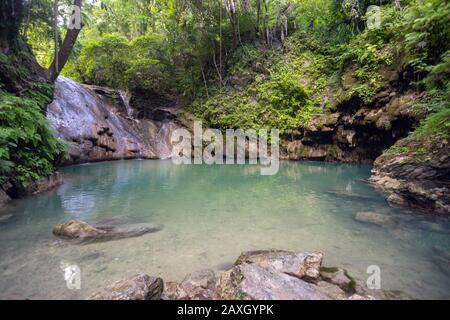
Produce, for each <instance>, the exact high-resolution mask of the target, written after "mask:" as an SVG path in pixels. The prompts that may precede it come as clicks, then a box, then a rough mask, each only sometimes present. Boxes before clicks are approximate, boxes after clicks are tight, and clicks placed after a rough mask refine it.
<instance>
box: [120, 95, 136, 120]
mask: <svg viewBox="0 0 450 320" xmlns="http://www.w3.org/2000/svg"><path fill="white" fill-rule="evenodd" d="M119 95H120V99H121V100H122V103H123V105H124V107H125V111H126V113H127V116H128V117H130V118H134V110H133V108H132V107H131V106H130V100H131V94H130V93H129V92H128V91H123V90H119Z"/></svg>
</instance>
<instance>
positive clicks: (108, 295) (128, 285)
mask: <svg viewBox="0 0 450 320" xmlns="http://www.w3.org/2000/svg"><path fill="white" fill-rule="evenodd" d="M163 288H164V283H163V280H162V279H161V278H158V277H151V276H149V275H146V274H139V275H135V276H133V277H131V278H129V279H125V280H120V281H117V282H115V283H113V284H112V285H110V286H109V287H107V288H106V289H104V290H102V291H99V292H96V293H94V294H93V295H91V296H90V297H89V300H160V299H161V295H162V292H163Z"/></svg>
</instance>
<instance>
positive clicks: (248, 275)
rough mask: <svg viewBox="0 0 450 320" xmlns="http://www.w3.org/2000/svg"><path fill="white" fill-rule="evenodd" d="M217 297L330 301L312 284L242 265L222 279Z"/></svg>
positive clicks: (227, 272) (227, 298) (252, 266)
mask: <svg viewBox="0 0 450 320" xmlns="http://www.w3.org/2000/svg"><path fill="white" fill-rule="evenodd" d="M214 298H216V299H223V300H242V299H245V300H330V298H329V297H328V296H327V295H325V294H323V293H321V292H320V291H319V290H317V289H316V288H315V287H314V286H313V285H312V284H310V283H307V282H305V281H303V280H300V279H298V278H296V277H292V276H289V275H287V274H285V273H281V272H277V271H276V270H275V269H273V268H263V267H261V266H259V265H257V264H242V265H238V266H236V267H234V268H232V269H231V270H229V271H226V272H225V273H224V274H223V275H222V277H221V278H220V280H219V283H218V285H217V289H216V293H215V296H214Z"/></svg>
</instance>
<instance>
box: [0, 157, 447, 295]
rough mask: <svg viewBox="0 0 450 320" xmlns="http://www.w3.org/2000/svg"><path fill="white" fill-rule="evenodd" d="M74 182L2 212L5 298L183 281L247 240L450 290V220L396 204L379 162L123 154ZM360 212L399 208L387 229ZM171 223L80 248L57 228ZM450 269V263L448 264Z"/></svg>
mask: <svg viewBox="0 0 450 320" xmlns="http://www.w3.org/2000/svg"><path fill="white" fill-rule="evenodd" d="M63 173H64V175H65V183H64V185H62V186H61V187H60V188H58V189H56V190H54V191H51V192H49V193H46V194H44V195H40V196H35V197H30V198H26V199H22V200H18V201H14V202H13V203H12V205H10V206H9V207H7V208H6V210H4V211H2V212H0V221H1V217H7V215H11V214H12V217H11V218H9V219H6V220H5V221H3V222H0V299H11V298H15V299H82V298H85V297H86V296H87V295H89V294H90V293H92V292H93V291H95V290H97V289H100V288H102V287H104V286H105V285H107V284H108V283H111V282H112V281H115V280H118V279H122V278H124V277H127V276H129V275H133V274H135V273H141V272H144V273H148V274H152V275H160V276H162V277H163V279H164V280H165V281H173V280H175V281H179V280H182V279H183V277H184V276H185V275H186V274H188V273H190V272H193V271H196V270H199V269H204V268H211V269H214V270H217V271H219V270H223V269H224V268H226V267H227V266H229V265H230V264H231V263H232V262H233V261H235V259H236V258H237V257H238V255H239V253H240V252H241V251H244V250H253V249H287V250H295V251H321V252H323V253H324V254H325V264H326V265H328V266H340V267H344V268H346V269H348V270H349V271H350V272H351V273H352V274H353V275H354V276H355V277H356V278H358V279H359V280H361V281H362V282H365V279H366V278H367V276H368V275H367V274H366V270H367V267H368V266H371V265H378V266H379V267H380V268H381V272H382V274H381V276H382V283H381V284H382V288H383V289H389V290H401V291H404V292H406V293H407V294H409V295H411V296H413V297H415V298H420V299H430V298H446V299H448V298H450V277H449V275H448V274H447V273H446V271H447V272H448V265H447V266H446V265H445V263H443V261H444V262H445V261H447V262H448V260H445V259H448V252H449V248H450V236H449V234H450V231H449V230H450V223H449V220H448V219H443V218H437V217H427V216H423V215H420V214H417V213H414V212H406V211H402V210H400V209H395V208H391V207H390V206H388V205H387V204H386V203H385V201H384V195H383V194H380V193H378V192H376V191H375V190H374V189H373V188H372V187H371V186H370V185H368V184H367V183H365V181H364V180H365V179H367V178H368V177H369V176H370V167H365V166H351V165H338V164H324V163H313V162H285V163H282V165H281V168H280V172H279V174H278V175H276V176H271V177H267V176H266V177H263V176H260V174H259V173H260V171H259V168H258V167H255V166H206V165H205V166H175V165H173V164H172V163H171V162H170V161H122V162H111V163H98V164H89V165H83V166H76V167H68V168H64V169H63ZM360 211H376V212H379V213H383V214H386V215H390V216H392V218H393V219H395V221H396V223H395V224H394V225H392V226H390V227H379V226H377V225H372V224H368V223H362V222H358V221H356V220H355V215H356V213H358V212H360ZM109 218H119V219H121V220H123V221H125V222H127V223H138V222H139V223H140V222H151V223H157V224H161V225H163V226H164V228H163V229H162V230H161V231H159V232H157V233H153V234H147V235H144V236H142V237H139V238H132V239H124V240H118V241H112V242H104V243H95V244H90V245H84V246H78V245H70V244H67V243H65V242H62V241H60V240H57V239H56V238H54V237H53V236H52V232H51V231H52V228H53V226H54V225H55V224H58V223H62V222H65V221H68V220H70V219H79V220H83V221H86V222H91V223H95V222H98V221H101V220H104V219H109ZM61 264H77V265H78V266H79V267H80V268H81V277H82V280H81V281H82V282H81V283H82V288H81V290H69V289H67V287H66V282H65V280H64V273H63V271H62V268H61ZM446 267H447V268H446Z"/></svg>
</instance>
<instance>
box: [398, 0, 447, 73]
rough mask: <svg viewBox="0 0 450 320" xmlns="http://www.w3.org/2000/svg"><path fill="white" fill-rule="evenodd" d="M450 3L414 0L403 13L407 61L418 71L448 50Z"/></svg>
mask: <svg viewBox="0 0 450 320" xmlns="http://www.w3.org/2000/svg"><path fill="white" fill-rule="evenodd" d="M449 12H450V3H449V2H448V1H446V0H427V1H421V0H414V1H412V3H411V4H410V6H409V7H408V10H407V11H406V14H405V24H404V28H405V32H406V36H405V43H406V48H407V50H408V54H409V63H410V64H411V65H413V66H414V67H415V68H417V70H418V71H422V70H426V71H428V70H429V66H430V65H433V64H435V63H436V62H438V60H440V58H441V56H442V55H443V54H444V53H445V52H446V51H448V50H449V39H450V29H449V28H448V26H449V23H450V16H449Z"/></svg>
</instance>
